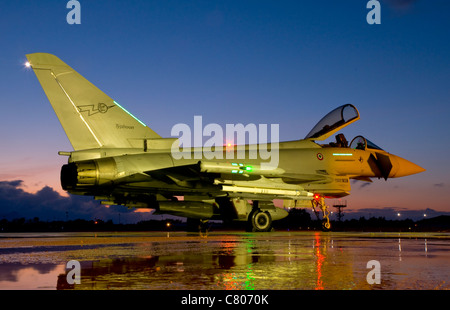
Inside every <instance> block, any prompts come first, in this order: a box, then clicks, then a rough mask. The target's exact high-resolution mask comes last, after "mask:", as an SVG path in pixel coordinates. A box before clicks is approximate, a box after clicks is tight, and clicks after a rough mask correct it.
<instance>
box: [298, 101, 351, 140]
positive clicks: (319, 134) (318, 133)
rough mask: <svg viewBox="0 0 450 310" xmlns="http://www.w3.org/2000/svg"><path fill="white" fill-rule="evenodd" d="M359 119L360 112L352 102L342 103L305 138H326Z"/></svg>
mask: <svg viewBox="0 0 450 310" xmlns="http://www.w3.org/2000/svg"><path fill="white" fill-rule="evenodd" d="M357 120H359V112H358V110H357V109H356V108H355V107H354V106H353V105H352V104H345V105H342V106H340V107H338V108H336V109H334V110H333V111H331V112H330V113H328V114H327V115H325V116H324V117H323V118H322V119H321V120H320V121H319V122H318V123H317V124H316V126H314V128H313V129H312V130H311V131H310V132H309V133H308V134H307V135H306V137H305V139H311V140H325V139H327V138H328V137H329V136H331V135H332V134H334V133H335V132H337V131H339V130H341V129H342V128H344V127H345V126H347V125H349V124H351V123H353V122H356V121H357Z"/></svg>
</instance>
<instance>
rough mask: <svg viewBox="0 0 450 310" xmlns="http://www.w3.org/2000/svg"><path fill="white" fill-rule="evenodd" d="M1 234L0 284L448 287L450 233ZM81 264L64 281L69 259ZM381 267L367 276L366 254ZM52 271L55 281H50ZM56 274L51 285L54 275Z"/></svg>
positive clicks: (161, 287) (61, 286) (43, 286)
mask: <svg viewBox="0 0 450 310" xmlns="http://www.w3.org/2000/svg"><path fill="white" fill-rule="evenodd" d="M165 234H166V233H129V234H127V233H110V234H107V233H104V234H97V235H93V234H87V233H85V234H79V233H78V234H77V233H74V234H64V235H58V234H53V235H52V236H47V237H46V238H39V236H37V238H36V236H27V235H26V234H23V236H21V237H22V238H14V236H12V235H10V238H6V237H5V234H4V235H2V236H0V288H1V289H11V288H12V289H14V288H33V289H55V288H56V289H83V290H86V289H87V290H90V289H151V290H180V289H182V290H184V289H195V290H203V289H208V290H211V289H218V290H227V289H233V290H234V289H238V290H254V289H256V290H272V289H275V290H278V289H282V290H296V289H312V290H314V289H315V290H321V289H334V290H336V289H337V290H342V289H344V290H346V289H357V290H365V289H448V288H450V286H449V283H448V279H450V271H449V269H448V261H449V258H450V235H449V234H416V235H413V234H406V233H405V234H398V233H395V234H394V233H390V234H387V233H376V234H370V233H366V234H361V233H358V234H357V233H354V234H345V233H320V232H308V233H306V232H305V233H303V232H295V233H289V232H277V233H269V234H251V233H229V232H227V233H219V232H217V233H214V234H209V235H208V236H207V237H206V238H204V237H203V238H202V237H199V236H195V235H190V234H187V233H170V234H167V235H165ZM69 260H78V261H79V262H80V264H81V268H80V270H81V281H80V284H72V285H70V284H68V282H67V271H68V270H66V268H65V267H66V266H65V264H66V263H67V262H68V261H69ZM370 260H377V261H379V262H380V266H381V283H380V284H369V283H368V281H367V274H368V272H370V271H371V270H370V269H368V267H367V262H369V261H370ZM52 279H53V280H52ZM52 281H53V284H52Z"/></svg>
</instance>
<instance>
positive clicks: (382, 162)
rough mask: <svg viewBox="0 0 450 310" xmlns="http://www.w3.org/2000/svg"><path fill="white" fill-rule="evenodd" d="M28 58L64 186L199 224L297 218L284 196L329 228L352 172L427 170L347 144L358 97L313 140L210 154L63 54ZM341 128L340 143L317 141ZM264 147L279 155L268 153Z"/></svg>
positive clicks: (356, 175)
mask: <svg viewBox="0 0 450 310" xmlns="http://www.w3.org/2000/svg"><path fill="white" fill-rule="evenodd" d="M27 59H28V63H27V66H28V67H31V68H32V69H33V71H34V73H35V74H36V76H37V78H38V80H39V82H40V84H41V86H42V88H43V89H44V92H45V94H46V95H47V98H48V100H49V101H50V103H51V105H52V106H53V109H54V111H55V113H56V115H57V117H58V119H59V121H60V122H61V125H62V127H63V128H64V131H65V133H66V135H67V137H68V138H69V140H70V143H71V145H72V147H73V151H71V152H59V154H60V155H65V156H68V163H67V164H66V165H63V166H62V169H61V185H62V188H63V189H64V190H66V191H68V192H69V193H71V194H76V195H87V196H94V198H95V199H97V200H100V201H101V203H102V204H106V205H123V206H127V207H130V208H150V209H154V210H155V213H157V214H170V215H175V216H181V217H186V218H187V219H188V222H191V223H196V224H195V225H197V227H199V228H200V229H201V228H202V226H203V227H204V226H205V225H206V223H207V222H208V221H209V220H215V219H219V220H220V219H221V220H224V221H245V222H247V224H248V225H247V227H248V230H249V231H257V232H264V231H270V230H271V229H272V221H275V220H279V219H282V218H284V217H286V216H287V215H288V212H287V211H286V210H285V209H284V208H280V207H277V206H275V205H274V203H273V200H274V199H277V200H282V201H283V207H288V208H293V207H295V208H297V207H312V208H313V209H314V210H317V211H318V210H320V211H321V213H322V228H323V229H324V230H329V229H330V220H329V210H328V209H329V207H328V206H327V205H326V204H325V198H339V197H344V196H346V195H349V194H350V180H351V179H356V180H362V181H367V182H371V178H384V179H386V180H387V179H388V178H398V177H403V176H407V175H411V174H415V173H420V172H423V171H425V169H423V168H421V167H419V166H418V165H416V164H414V163H412V162H410V161H408V160H406V159H403V158H401V157H399V156H396V155H393V154H389V153H388V152H386V151H384V150H383V149H381V148H380V147H378V146H377V145H375V144H374V143H372V142H371V141H369V140H368V139H366V138H364V137H363V136H357V137H355V138H354V139H353V140H352V141H351V142H350V143H348V141H347V139H346V138H345V136H344V135H343V134H337V132H338V131H339V130H341V129H342V128H344V127H345V126H347V125H349V124H351V123H353V122H355V121H357V120H359V118H360V115H359V112H358V110H357V109H356V108H355V107H354V106H353V105H351V104H345V105H342V106H340V107H338V108H336V109H334V110H333V111H331V112H330V113H328V114H327V115H326V116H325V117H323V118H322V119H321V120H320V121H319V122H318V123H317V125H316V126H315V127H314V128H313V129H312V130H311V131H310V132H309V133H308V134H307V135H306V137H305V138H304V139H301V140H296V141H287V142H277V143H273V142H270V143H269V142H268V143H265V144H260V143H258V144H244V145H234V144H233V145H231V146H230V145H229V144H225V145H213V146H212V147H209V148H208V152H209V153H208V152H205V149H204V146H203V147H198V146H197V147H192V148H187V147H183V148H181V145H180V143H179V142H180V141H179V140H180V138H173V137H172V138H163V137H161V136H160V135H158V134H157V133H156V132H155V131H153V130H152V129H150V128H149V127H147V126H146V125H145V124H144V123H143V122H141V121H140V120H139V119H137V118H136V117H135V116H133V115H132V114H131V113H130V112H128V111H127V110H126V109H125V108H124V107H122V106H121V105H120V104H119V103H117V102H116V101H114V100H113V99H112V98H111V97H109V96H108V95H106V94H105V93H103V92H102V91H101V90H100V89H98V88H97V87H96V86H94V85H93V84H92V83H90V82H89V81H88V80H86V79H85V78H84V77H83V76H81V75H80V74H79V73H78V72H76V71H75V70H73V69H72V68H71V67H69V66H68V65H67V64H66V63H64V62H63V61H62V60H60V59H59V58H58V57H56V56H54V55H51V54H46V53H35V54H29V55H27ZM333 134H337V135H336V136H335V141H333V142H330V143H328V144H325V143H324V144H320V143H318V142H317V141H323V140H325V139H327V138H329V137H330V136H331V135H333ZM261 148H264V149H265V150H269V149H270V152H271V153H273V154H275V153H276V154H277V160H276V161H274V160H271V159H270V158H267V156H262V154H263V153H262V152H258V151H257V150H259V149H261ZM255 150H256V151H255ZM211 152H212V153H213V155H214V156H211Z"/></svg>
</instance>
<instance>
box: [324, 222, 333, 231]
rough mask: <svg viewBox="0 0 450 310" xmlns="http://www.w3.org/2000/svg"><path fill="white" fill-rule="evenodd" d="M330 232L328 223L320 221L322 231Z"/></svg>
mask: <svg viewBox="0 0 450 310" xmlns="http://www.w3.org/2000/svg"><path fill="white" fill-rule="evenodd" d="M330 230H331V224H330V222H328V221H326V220H324V221H322V231H325V232H326V231H330Z"/></svg>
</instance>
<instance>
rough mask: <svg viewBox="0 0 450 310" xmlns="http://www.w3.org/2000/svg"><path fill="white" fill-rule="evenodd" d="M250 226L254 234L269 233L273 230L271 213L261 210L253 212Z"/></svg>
mask: <svg viewBox="0 0 450 310" xmlns="http://www.w3.org/2000/svg"><path fill="white" fill-rule="evenodd" d="M249 222H250V223H249V224H250V225H249V226H250V227H251V231H253V232H267V231H271V230H272V217H271V216H270V213H269V212H263V211H261V210H259V209H257V210H254V211H252V213H250V217H249Z"/></svg>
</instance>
